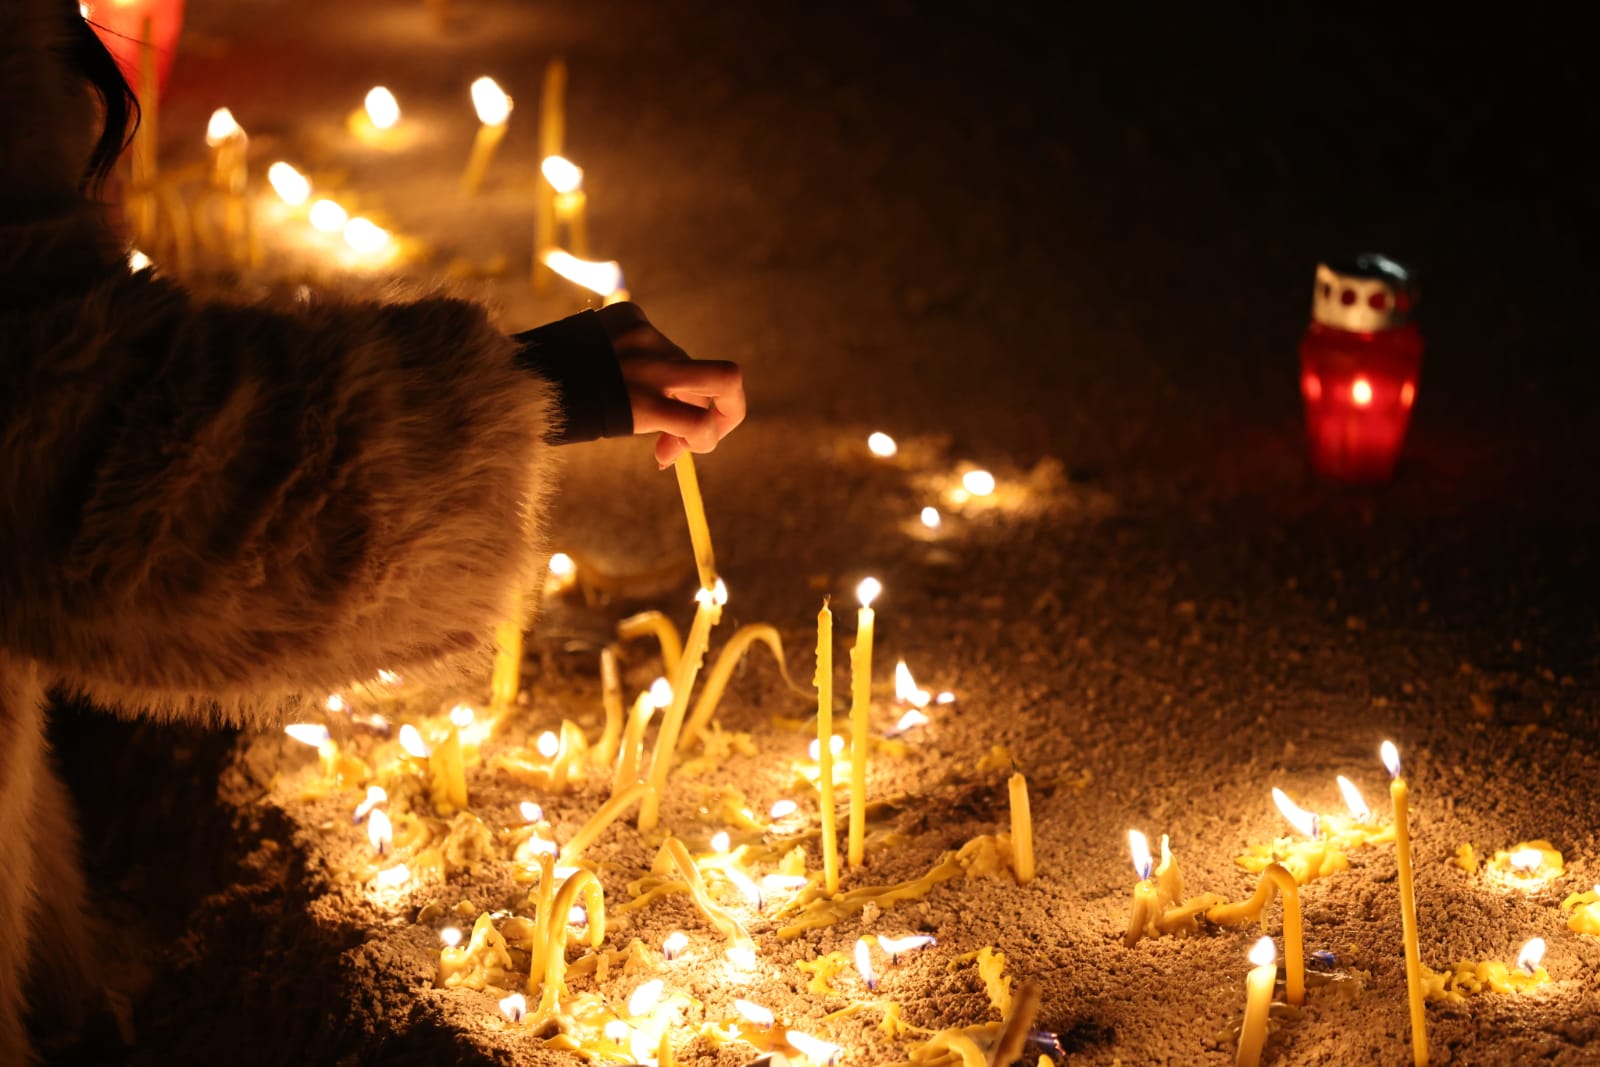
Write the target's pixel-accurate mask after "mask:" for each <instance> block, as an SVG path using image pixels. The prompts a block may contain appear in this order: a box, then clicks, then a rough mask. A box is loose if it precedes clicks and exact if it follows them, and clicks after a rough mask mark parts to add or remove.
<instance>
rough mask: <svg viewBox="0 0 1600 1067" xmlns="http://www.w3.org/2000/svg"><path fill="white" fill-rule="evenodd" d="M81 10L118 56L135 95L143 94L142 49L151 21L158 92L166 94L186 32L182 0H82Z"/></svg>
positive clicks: (120, 65) (113, 53)
mask: <svg viewBox="0 0 1600 1067" xmlns="http://www.w3.org/2000/svg"><path fill="white" fill-rule="evenodd" d="M78 7H79V10H81V11H82V12H83V17H84V18H86V19H88V20H89V24H90V25H91V26H93V27H94V28H95V32H96V33H98V34H99V35H100V40H102V41H104V42H105V46H106V47H107V48H108V49H110V50H111V54H112V55H113V56H115V57H116V60H117V66H119V67H121V68H122V76H123V77H125V78H127V79H128V84H129V85H131V86H133V90H134V92H135V93H141V94H142V92H143V87H142V86H141V85H140V84H139V46H140V42H141V41H142V40H143V35H144V32H145V30H144V22H145V19H146V18H148V19H149V20H150V43H151V44H152V45H153V46H154V47H155V53H156V91H157V92H165V91H166V88H167V74H168V73H169V72H170V71H171V70H172V60H173V58H174V57H175V56H176V55H177V54H178V36H179V34H180V33H182V31H183V0H83V2H82V3H80V4H79V5H78ZM141 102H143V101H141Z"/></svg>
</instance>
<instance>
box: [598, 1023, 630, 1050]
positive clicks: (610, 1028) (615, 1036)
mask: <svg viewBox="0 0 1600 1067" xmlns="http://www.w3.org/2000/svg"><path fill="white" fill-rule="evenodd" d="M600 1032H601V1033H603V1034H605V1035H606V1040H607V1041H614V1042H616V1043H617V1044H619V1045H620V1044H622V1043H623V1042H624V1041H626V1040H627V1039H628V1035H629V1034H630V1033H632V1032H633V1027H631V1026H629V1025H628V1024H627V1023H625V1022H623V1021H622V1020H621V1019H612V1020H611V1021H610V1022H608V1023H606V1025H605V1027H604V1028H603V1029H602V1030H601V1031H600Z"/></svg>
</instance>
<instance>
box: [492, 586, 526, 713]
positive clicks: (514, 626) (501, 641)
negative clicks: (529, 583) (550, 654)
mask: <svg viewBox="0 0 1600 1067" xmlns="http://www.w3.org/2000/svg"><path fill="white" fill-rule="evenodd" d="M521 688H522V594H520V593H518V594H516V595H515V596H514V597H513V598H512V602H511V617H510V618H509V619H507V620H506V621H504V622H501V623H497V624H496V625H495V628H494V673H493V674H492V675H490V679H489V704H490V705H491V706H492V707H495V708H506V707H510V706H511V705H512V704H513V703H515V702H516V699H517V691H518V690H519V689H521Z"/></svg>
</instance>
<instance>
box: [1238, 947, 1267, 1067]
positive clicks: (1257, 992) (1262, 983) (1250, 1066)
mask: <svg viewBox="0 0 1600 1067" xmlns="http://www.w3.org/2000/svg"><path fill="white" fill-rule="evenodd" d="M1250 962H1251V964H1253V966H1252V967H1251V969H1250V973H1249V974H1247V975H1246V976H1245V979H1244V989H1245V996H1244V1026H1243V1027H1242V1028H1241V1029H1240V1030H1239V1054H1238V1055H1237V1056H1235V1057H1234V1060H1233V1062H1234V1067H1258V1065H1259V1064H1260V1063H1261V1050H1262V1049H1263V1048H1265V1047H1266V1044H1267V1016H1268V1014H1269V1013H1270V1012H1271V1010H1272V987H1273V986H1274V985H1275V984H1276V983H1277V981H1278V950H1277V949H1276V948H1274V947H1273V945H1272V938H1270V937H1263V938H1262V939H1261V940H1260V941H1257V942H1256V943H1255V947H1254V948H1252V949H1251V950H1250Z"/></svg>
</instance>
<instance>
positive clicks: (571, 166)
mask: <svg viewBox="0 0 1600 1067" xmlns="http://www.w3.org/2000/svg"><path fill="white" fill-rule="evenodd" d="M539 173H540V174H543V175H544V180H545V181H547V182H549V183H550V188H552V189H554V190H555V191H556V192H558V193H572V192H577V190H578V189H580V188H581V187H582V186H583V168H582V167H580V166H578V165H577V164H576V163H574V162H572V160H570V159H568V158H566V157H565V156H545V157H544V160H543V161H542V162H540V164H539Z"/></svg>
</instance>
